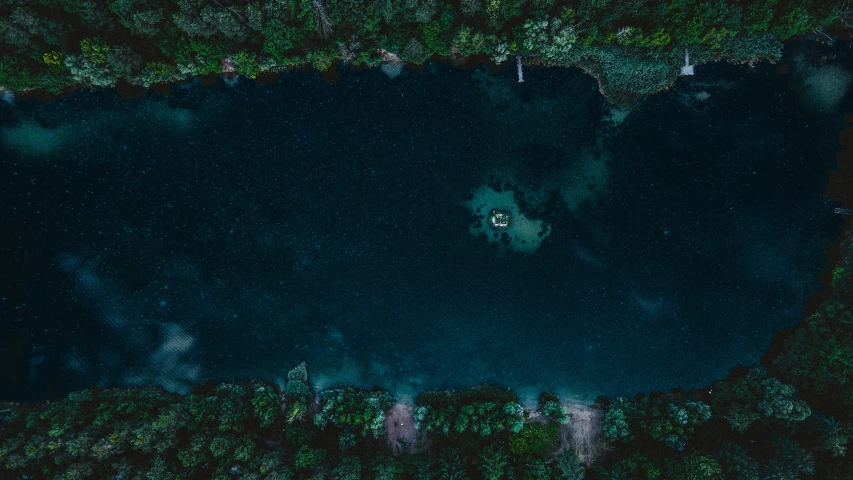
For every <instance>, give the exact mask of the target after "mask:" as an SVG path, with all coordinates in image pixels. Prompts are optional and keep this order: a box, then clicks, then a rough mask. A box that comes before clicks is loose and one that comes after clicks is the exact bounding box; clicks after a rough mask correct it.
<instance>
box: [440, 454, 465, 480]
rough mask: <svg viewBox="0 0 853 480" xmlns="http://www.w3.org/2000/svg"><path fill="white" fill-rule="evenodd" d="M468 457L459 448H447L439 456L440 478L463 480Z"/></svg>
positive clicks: (441, 479)
mask: <svg viewBox="0 0 853 480" xmlns="http://www.w3.org/2000/svg"><path fill="white" fill-rule="evenodd" d="M467 461H468V457H466V456H464V455H462V450H460V449H458V448H445V449H443V450H442V451H441V452H440V453H439V456H438V478H439V479H440V480H463V479H467V478H468V477H467V476H466V475H465V466H466V462H467Z"/></svg>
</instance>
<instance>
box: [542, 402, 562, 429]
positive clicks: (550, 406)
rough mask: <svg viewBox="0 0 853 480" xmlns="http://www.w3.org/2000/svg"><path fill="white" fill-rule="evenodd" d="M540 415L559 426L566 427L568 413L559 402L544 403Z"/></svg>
mask: <svg viewBox="0 0 853 480" xmlns="http://www.w3.org/2000/svg"><path fill="white" fill-rule="evenodd" d="M541 411H542V415H545V416H546V417H548V418H550V419H551V420H553V421H555V422H557V423H559V424H561V425H566V424H567V423H569V413H568V412H567V411H566V408H565V407H563V406H562V405H560V402H557V401H554V400H550V401H548V402H545V405H543V406H542V409H541Z"/></svg>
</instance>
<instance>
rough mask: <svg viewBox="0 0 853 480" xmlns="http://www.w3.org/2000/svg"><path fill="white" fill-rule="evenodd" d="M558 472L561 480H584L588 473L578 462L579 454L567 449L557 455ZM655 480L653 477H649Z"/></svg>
mask: <svg viewBox="0 0 853 480" xmlns="http://www.w3.org/2000/svg"><path fill="white" fill-rule="evenodd" d="M557 471H558V472H560V476H559V478H560V479H561V480H584V478H585V477H586V472H585V470H584V468H583V465H581V463H580V461H579V460H578V455H577V453H576V452H575V451H574V450H572V449H566V450H563V451H562V452H560V453H559V454H558V455H557ZM648 478H650V480H654V478H652V477H648Z"/></svg>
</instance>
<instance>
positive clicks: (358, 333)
mask: <svg viewBox="0 0 853 480" xmlns="http://www.w3.org/2000/svg"><path fill="white" fill-rule="evenodd" d="M529 70H530V71H529V72H526V75H525V79H526V81H525V83H524V84H518V83H516V82H515V79H514V78H513V72H512V71H510V70H507V71H504V72H501V73H500V74H498V75H497V76H492V75H491V74H490V73H488V72H487V71H486V70H475V71H453V70H450V69H449V68H447V67H444V66H440V65H430V66H428V67H427V69H426V71H425V72H423V73H417V74H416V73H412V72H408V73H405V74H404V75H402V76H401V77H399V78H397V79H395V80H393V81H389V79H388V78H386V77H385V76H383V75H382V74H381V73H379V72H377V71H369V72H360V73H347V72H344V73H343V74H342V76H341V78H340V79H339V81H338V83H337V84H336V85H329V84H327V83H325V82H323V80H322V79H321V78H320V77H319V75H316V74H311V75H302V74H284V75H283V76H282V78H281V79H280V80H279V81H278V82H277V83H275V84H272V85H266V86H265V85H258V84H254V83H250V82H245V81H241V82H238V83H237V84H236V85H231V86H229V85H226V84H225V83H223V82H222V81H219V82H218V83H217V84H216V85H214V86H211V87H204V86H201V85H199V84H197V83H190V84H187V85H183V86H176V87H175V88H174V91H173V93H172V94H171V95H170V96H168V97H158V96H156V95H155V94H153V93H149V94H146V96H145V97H143V98H141V99H138V100H123V99H121V98H120V97H118V96H117V95H116V94H115V93H114V92H112V91H100V92H89V93H86V92H78V93H74V94H72V95H69V96H68V97H66V98H62V99H59V100H56V101H53V102H49V103H41V102H38V101H34V100H33V101H27V102H20V103H18V104H17V105H15V106H11V105H6V104H4V106H3V107H2V112H0V113H2V116H3V117H2V143H0V148H2V150H0V158H2V160H0V185H2V194H0V195H2V196H0V202H2V211H1V212H0V220H2V226H3V228H2V231H0V254H2V262H3V263H2V265H3V268H2V273H0V298H2V303H0V315H2V328H3V330H2V332H3V333H2V337H0V360H2V362H3V366H4V368H3V369H2V373H0V397H2V398H7V399H34V398H46V397H51V396H56V395H61V394H63V393H65V392H67V391H68V390H69V389H71V388H77V387H81V386H85V385H91V384H97V385H100V386H105V387H106V386H117V385H134V384H144V383H154V384H160V385H164V386H166V387H167V388H169V389H173V390H178V391H186V390H188V389H189V388H191V386H192V385H193V384H194V383H200V382H203V381H205V380H207V379H214V380H230V379H235V378H248V377H264V378H267V379H271V380H274V379H276V378H279V377H280V376H281V375H283V373H284V372H285V371H286V370H287V369H288V368H290V367H292V366H293V365H295V364H296V363H298V362H300V361H302V360H306V361H308V364H309V372H310V373H311V374H312V381H313V382H314V383H315V384H319V385H330V384H332V383H334V382H336V381H346V382H352V383H356V384H360V385H364V386H371V385H380V386H382V387H385V388H389V389H391V390H393V391H395V392H397V393H398V394H402V395H405V394H410V393H413V392H417V391H419V390H422V389H424V388H434V387H459V386H467V385H471V384H476V383H480V382H483V381H489V382H494V383H497V384H501V385H506V386H510V387H514V388H517V389H518V390H519V392H520V394H521V395H522V396H530V395H534V394H535V393H538V392H539V391H541V390H545V389H548V390H553V391H556V392H557V393H560V394H564V395H573V396H576V397H580V398H590V397H591V396H594V395H596V394H599V393H606V394H618V393H626V394H631V393H634V392H637V391H643V390H649V389H669V388H671V387H675V386H681V387H693V386H701V385H703V384H707V383H709V382H711V381H712V380H714V379H717V378H721V377H723V376H724V375H725V374H726V372H727V371H728V369H729V368H731V367H732V366H734V365H735V364H737V363H745V364H752V365H754V364H757V363H758V359H759V357H760V355H761V353H762V352H763V351H764V350H765V349H766V347H767V346H768V345H769V343H770V340H771V338H772V335H773V333H774V332H775V331H777V330H779V329H782V328H788V327H791V326H793V325H795V324H796V323H797V322H798V321H799V320H800V318H801V316H802V308H803V305H804V302H805V300H806V299H807V298H808V297H809V296H810V295H811V293H812V292H814V291H815V290H818V289H820V284H819V282H818V280H817V279H818V276H819V274H820V273H821V272H822V270H823V267H824V255H823V251H824V248H825V247H826V245H828V244H829V243H831V242H833V241H834V239H835V236H836V235H837V234H839V233H840V228H841V220H840V219H839V218H838V217H837V216H834V215H833V214H832V213H831V210H832V209H831V207H833V206H835V204H834V203H833V202H832V201H831V200H828V199H824V198H823V197H822V193H823V190H824V188H825V186H826V181H827V172H828V171H829V170H830V169H832V168H834V166H835V163H834V162H835V161H834V154H835V152H836V151H837V150H838V149H839V145H838V140H837V134H838V131H839V129H840V128H841V127H842V126H843V122H842V120H841V113H840V112H841V111H843V109H844V107H845V106H846V107H849V106H850V104H849V102H847V103H843V104H842V105H841V106H839V107H837V108H836V109H834V110H832V111H830V112H824V113H815V112H814V111H813V110H810V109H809V108H807V107H806V106H805V105H806V102H804V101H803V97H802V95H800V93H798V91H797V88H796V79H795V78H794V77H792V76H790V75H789V76H782V75H777V74H776V73H775V70H774V69H773V67H772V66H759V67H758V68H756V69H754V70H751V71H749V72H747V70H746V68H741V67H729V66H707V67H704V70H703V76H702V77H701V78H700V77H699V76H698V75H697V77H695V78H690V79H681V80H680V81H679V84H678V85H677V86H676V88H674V89H673V90H672V91H670V92H667V93H664V94H660V95H657V96H654V97H652V98H650V99H648V100H647V101H645V102H644V103H642V104H641V105H639V106H638V107H636V108H635V109H634V110H633V111H631V112H630V114H629V115H628V116H627V117H626V118H624V121H621V123H619V122H618V119H617V120H613V118H614V116H615V117H618V116H619V115H618V112H617V113H616V114H615V115H614V114H613V112H611V108H610V107H609V106H608V105H607V104H606V103H605V102H604V100H603V99H602V97H601V95H600V94H599V93H598V91H597V85H596V83H595V81H594V80H593V79H591V78H589V77H586V76H584V75H583V74H582V73H581V72H579V71H577V70H575V69H572V70H541V69H539V70H537V69H534V68H531V69H529ZM697 70H698V68H697ZM528 77H529V78H528ZM501 192H503V193H504V194H503V196H501V195H500V193H501ZM486 193H492V195H493V199H494V198H497V200H494V201H492V203H490V204H489V205H488V206H487V207H486V208H491V207H492V206H498V207H501V208H510V209H512V211H513V213H514V214H515V216H514V217H513V221H514V222H515V223H514V224H513V227H514V228H515V230H514V233H513V240H508V239H504V240H503V241H501V242H489V241H487V238H486V237H485V236H483V235H479V236H475V235H474V234H473V233H477V225H478V220H477V218H476V217H475V215H474V213H475V209H476V206H474V207H472V199H474V200H475V203H476V200H477V199H478V198H482V197H476V198H475V195H479V194H486ZM484 203H488V202H487V201H485V200H484ZM493 204H494V205H493ZM522 217H523V218H522Z"/></svg>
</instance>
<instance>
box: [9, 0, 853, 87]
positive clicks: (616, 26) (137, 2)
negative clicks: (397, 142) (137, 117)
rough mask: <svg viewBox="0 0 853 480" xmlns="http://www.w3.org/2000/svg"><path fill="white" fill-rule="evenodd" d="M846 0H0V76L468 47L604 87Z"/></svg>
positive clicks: (283, 62) (833, 23)
mask: <svg viewBox="0 0 853 480" xmlns="http://www.w3.org/2000/svg"><path fill="white" fill-rule="evenodd" d="M851 22H853V9H850V8H849V2H846V0H832V1H826V2H814V1H811V0H751V1H745V0H668V1H658V0H569V1H560V0H452V1H449V2H448V1H444V0H254V1H252V0H249V1H247V0H210V1H209V0H179V1H170V0H169V1H167V0H107V1H95V0H4V1H3V2H2V6H0V86H2V87H4V88H7V89H11V90H14V91H20V90H28V89H45V90H47V91H50V92H53V93H60V92H62V91H63V90H64V89H67V88H70V87H81V86H83V87H85V86H112V85H115V84H116V82H118V81H120V80H121V81H127V82H129V83H132V84H136V85H142V86H145V87H147V86H150V85H152V84H155V83H158V82H169V81H174V80H178V79H183V78H186V77H188V76H190V75H205V74H212V73H221V72H223V71H234V72H237V73H239V74H242V75H246V76H248V77H255V76H257V75H258V74H260V73H261V72H268V71H269V72H275V71H281V70H282V69H286V68H291V67H297V66H304V65H307V64H310V65H311V66H313V67H314V68H316V69H318V70H321V71H325V70H327V69H330V68H332V67H333V66H334V65H335V64H337V63H339V62H342V63H347V64H351V65H367V66H375V65H378V64H379V63H380V62H381V61H382V58H383V57H382V53H381V51H383V50H384V51H385V52H391V53H395V54H397V55H398V57H399V58H400V59H401V60H402V61H404V62H408V63H413V64H420V63H423V62H425V61H426V60H428V59H430V58H443V57H455V58H465V57H469V58H473V59H475V60H477V61H484V60H487V59H488V60H490V61H492V62H494V63H496V64H503V63H505V62H507V61H510V60H511V59H514V57H515V56H516V55H517V54H520V55H522V56H523V57H524V58H525V62H527V63H535V64H541V65H572V64H577V65H580V66H582V67H584V68H586V69H587V70H588V71H590V72H592V73H594V74H596V75H597V76H598V77H599V80H600V81H601V83H602V87H603V89H604V90H605V91H606V92H608V93H610V92H612V93H613V95H614V96H618V95H619V94H624V95H628V96H631V95H635V96H636V95H642V94H647V93H651V92H653V91H656V90H659V89H661V88H664V87H665V86H666V85H667V83H669V82H671V81H672V79H673V78H674V76H675V75H677V72H678V70H679V69H678V66H679V64H680V63H681V62H683V59H684V48H685V47H689V48H690V49H691V50H692V52H693V53H692V54H691V57H692V58H694V59H696V60H698V61H700V62H701V61H704V60H707V59H712V58H729V59H732V60H735V61H754V60H758V59H775V58H777V57H778V56H779V54H780V50H781V45H780V43H779V42H780V41H783V40H786V39H789V38H791V37H793V36H795V35H799V34H802V33H811V32H814V31H816V30H819V29H822V28H825V27H830V28H833V27H837V28H843V29H846V28H847V27H848V26H849V25H851V24H853V23H851Z"/></svg>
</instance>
